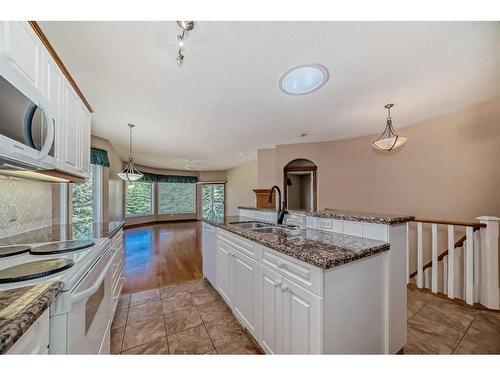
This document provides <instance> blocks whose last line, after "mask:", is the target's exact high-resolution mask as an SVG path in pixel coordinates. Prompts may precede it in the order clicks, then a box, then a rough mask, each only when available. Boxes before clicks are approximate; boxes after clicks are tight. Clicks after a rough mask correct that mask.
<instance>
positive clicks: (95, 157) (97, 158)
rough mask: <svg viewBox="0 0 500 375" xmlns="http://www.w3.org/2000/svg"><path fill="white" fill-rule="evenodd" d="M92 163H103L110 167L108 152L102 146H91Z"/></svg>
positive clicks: (104, 165)
mask: <svg viewBox="0 0 500 375" xmlns="http://www.w3.org/2000/svg"><path fill="white" fill-rule="evenodd" d="M90 164H95V165H101V166H103V167H108V168H109V159H108V152H107V151H106V150H102V149H100V148H94V147H91V148H90Z"/></svg>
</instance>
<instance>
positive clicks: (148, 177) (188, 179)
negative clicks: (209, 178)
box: [140, 171, 198, 184]
mask: <svg viewBox="0 0 500 375" xmlns="http://www.w3.org/2000/svg"><path fill="white" fill-rule="evenodd" d="M141 173H143V174H144V176H143V177H142V178H141V180H140V181H144V182H172V183H182V184H195V183H196V182H198V177H196V176H175V175H170V174H168V175H167V174H156V173H149V172H142V171H141Z"/></svg>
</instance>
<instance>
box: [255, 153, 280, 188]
mask: <svg viewBox="0 0 500 375" xmlns="http://www.w3.org/2000/svg"><path fill="white" fill-rule="evenodd" d="M282 169H283V168H282ZM279 178H280V177H279V176H278V175H277V174H276V149H274V148H265V149H262V150H258V151H257V185H258V187H259V188H260V189H269V188H270V187H271V186H273V185H277V184H278V183H279V182H281V181H279ZM281 178H282V177H281Z"/></svg>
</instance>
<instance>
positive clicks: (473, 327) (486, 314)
mask: <svg viewBox="0 0 500 375" xmlns="http://www.w3.org/2000/svg"><path fill="white" fill-rule="evenodd" d="M407 318H408V339H407V344H406V346H405V348H404V352H405V354H500V312H497V311H491V310H485V309H481V308H477V307H473V306H468V305H463V304H460V303H458V302H454V301H451V300H449V299H446V298H443V297H440V296H437V295H435V294H432V293H431V292H430V291H428V290H421V289H417V288H415V287H414V286H408V312H407Z"/></svg>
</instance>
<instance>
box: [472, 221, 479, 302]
mask: <svg viewBox="0 0 500 375" xmlns="http://www.w3.org/2000/svg"><path fill="white" fill-rule="evenodd" d="M473 237H474V302H475V303H478V302H479V288H480V285H481V272H480V270H481V269H480V266H481V232H480V231H478V230H476V231H474V234H473Z"/></svg>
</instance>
